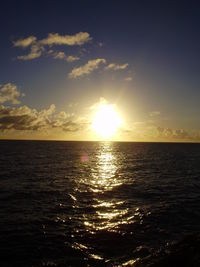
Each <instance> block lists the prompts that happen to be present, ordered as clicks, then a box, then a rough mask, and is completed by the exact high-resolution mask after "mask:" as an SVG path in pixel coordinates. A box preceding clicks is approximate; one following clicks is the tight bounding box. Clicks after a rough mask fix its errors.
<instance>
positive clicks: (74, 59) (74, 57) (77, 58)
mask: <svg viewBox="0 0 200 267" xmlns="http://www.w3.org/2000/svg"><path fill="white" fill-rule="evenodd" d="M79 59H80V58H79V57H77V56H67V58H66V61H67V62H74V61H77V60H79Z"/></svg>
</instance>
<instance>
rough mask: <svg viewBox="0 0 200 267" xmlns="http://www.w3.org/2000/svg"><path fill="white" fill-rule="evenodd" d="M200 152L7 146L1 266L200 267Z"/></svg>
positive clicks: (1, 144) (101, 145)
mask: <svg viewBox="0 0 200 267" xmlns="http://www.w3.org/2000/svg"><path fill="white" fill-rule="evenodd" d="M199 233H200V144H192V143H185V144H184V143H134V142H133V143H128V142H68V141H67V142H64V141H3V140H2V141H0V240H1V242H0V266H1V267H8V266H9V267H13V266H20V267H29V266H31V267H46V266H136V267H138V266H139V267H141V266H143V267H147V266H151V267H152V266H153V267H155V266H161V267H165V266H171V267H172V266H181V267H183V266H188V267H192V266H195V267H197V266H200V234H199Z"/></svg>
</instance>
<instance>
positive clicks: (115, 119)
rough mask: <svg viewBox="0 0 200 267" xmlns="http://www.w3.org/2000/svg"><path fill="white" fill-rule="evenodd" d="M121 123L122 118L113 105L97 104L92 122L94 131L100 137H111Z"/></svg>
mask: <svg viewBox="0 0 200 267" xmlns="http://www.w3.org/2000/svg"><path fill="white" fill-rule="evenodd" d="M121 124H122V119H121V117H120V115H119V114H118V112H117V111H116V110H115V108H114V106H113V105H108V104H102V105H100V106H99V108H98V110H97V112H96V114H95V116H94V118H93V123H92V128H93V129H94V131H95V132H96V133H97V134H98V135H99V136H100V137H102V138H104V139H109V138H111V137H112V136H113V135H114V134H115V133H116V132H117V130H118V129H119V127H120V126H121Z"/></svg>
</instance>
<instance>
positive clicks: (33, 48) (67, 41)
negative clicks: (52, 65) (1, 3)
mask: <svg viewBox="0 0 200 267" xmlns="http://www.w3.org/2000/svg"><path fill="white" fill-rule="evenodd" d="M91 40H92V37H91V36H90V34H89V33H88V32H79V33H76V34H74V35H60V34H58V33H49V35H48V36H47V38H44V39H42V40H38V39H37V38H36V37H35V36H33V35H31V36H28V37H27V38H24V39H19V40H16V41H14V42H13V44H14V46H15V47H20V48H27V47H30V52H29V53H28V54H27V55H21V56H18V57H17V59H19V60H32V59H35V58H39V57H40V56H41V55H42V53H43V52H44V51H45V46H54V45H67V46H75V45H78V46H81V45H84V44H86V43H88V42H89V41H91ZM62 53H64V52H62ZM50 54H51V53H50ZM60 55H61V54H60ZM58 56H59V55H58ZM58 58H59V57H58ZM60 59H61V57H60ZM64 59H65V60H66V61H68V62H73V61H76V60H78V59H79V58H78V57H76V56H67V57H64Z"/></svg>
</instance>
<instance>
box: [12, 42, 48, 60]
mask: <svg viewBox="0 0 200 267" xmlns="http://www.w3.org/2000/svg"><path fill="white" fill-rule="evenodd" d="M42 51H44V48H43V47H40V46H38V45H37V44H35V45H32V46H31V50H30V53H28V54H27V55H23V56H18V57H17V59H20V60H24V61H26V60H32V59H35V58H39V57H40V56H41V55H42Z"/></svg>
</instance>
